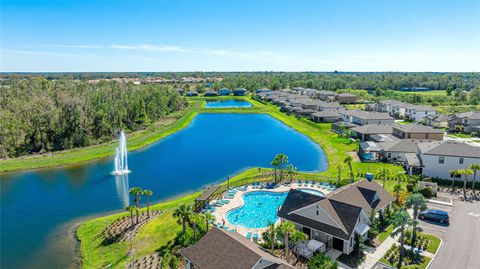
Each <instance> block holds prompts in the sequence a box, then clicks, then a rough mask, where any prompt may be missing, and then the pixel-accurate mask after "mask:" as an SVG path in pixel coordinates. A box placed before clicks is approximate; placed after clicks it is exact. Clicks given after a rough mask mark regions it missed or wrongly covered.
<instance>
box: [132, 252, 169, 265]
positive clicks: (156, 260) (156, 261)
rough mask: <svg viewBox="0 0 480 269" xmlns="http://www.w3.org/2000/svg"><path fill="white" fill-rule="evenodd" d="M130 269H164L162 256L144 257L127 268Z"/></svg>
mask: <svg viewBox="0 0 480 269" xmlns="http://www.w3.org/2000/svg"><path fill="white" fill-rule="evenodd" d="M127 268H128V269H147V268H158V269H161V268H162V256H161V255H160V253H155V254H150V255H147V256H143V257H141V258H139V259H137V260H135V261H134V262H132V263H130V264H129V265H128V266H127Z"/></svg>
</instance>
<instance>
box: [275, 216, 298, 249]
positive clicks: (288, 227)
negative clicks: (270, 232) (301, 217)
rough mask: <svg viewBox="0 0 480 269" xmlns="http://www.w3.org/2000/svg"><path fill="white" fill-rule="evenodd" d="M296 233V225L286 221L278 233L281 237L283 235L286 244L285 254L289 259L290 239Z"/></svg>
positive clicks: (279, 227) (280, 226)
mask: <svg viewBox="0 0 480 269" xmlns="http://www.w3.org/2000/svg"><path fill="white" fill-rule="evenodd" d="M295 231H296V230H295V224H293V223H291V222H288V221H284V222H282V223H281V224H280V225H279V226H278V233H279V234H280V235H283V243H284V244H285V253H286V255H287V257H288V251H289V248H288V247H289V242H288V239H289V237H290V235H292V234H293V233H295Z"/></svg>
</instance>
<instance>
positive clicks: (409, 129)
mask: <svg viewBox="0 0 480 269" xmlns="http://www.w3.org/2000/svg"><path fill="white" fill-rule="evenodd" d="M393 128H395V129H397V130H400V131H402V132H405V133H430V134H432V133H436V134H443V130H440V129H434V128H432V127H429V126H425V125H421V124H416V123H412V124H396V125H394V126H393Z"/></svg>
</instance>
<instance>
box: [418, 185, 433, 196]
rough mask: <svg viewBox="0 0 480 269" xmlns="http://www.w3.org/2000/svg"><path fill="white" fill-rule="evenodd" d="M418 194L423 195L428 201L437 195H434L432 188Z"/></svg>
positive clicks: (420, 190) (422, 190) (423, 189)
mask: <svg viewBox="0 0 480 269" xmlns="http://www.w3.org/2000/svg"><path fill="white" fill-rule="evenodd" d="M418 192H419V193H421V194H422V195H423V196H424V197H425V198H427V199H430V198H432V197H434V196H435V193H433V191H432V188H430V187H426V188H422V189H419V190H418Z"/></svg>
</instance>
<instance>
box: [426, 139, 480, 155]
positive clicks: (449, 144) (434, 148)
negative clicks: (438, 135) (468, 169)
mask: <svg viewBox="0 0 480 269" xmlns="http://www.w3.org/2000/svg"><path fill="white" fill-rule="evenodd" d="M418 148H419V149H420V151H421V152H422V153H423V154H425V155H442V156H456V157H467V158H480V147H476V146H471V145H468V144H467V143H464V142H457V141H451V140H447V141H436V142H427V143H418Z"/></svg>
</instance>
